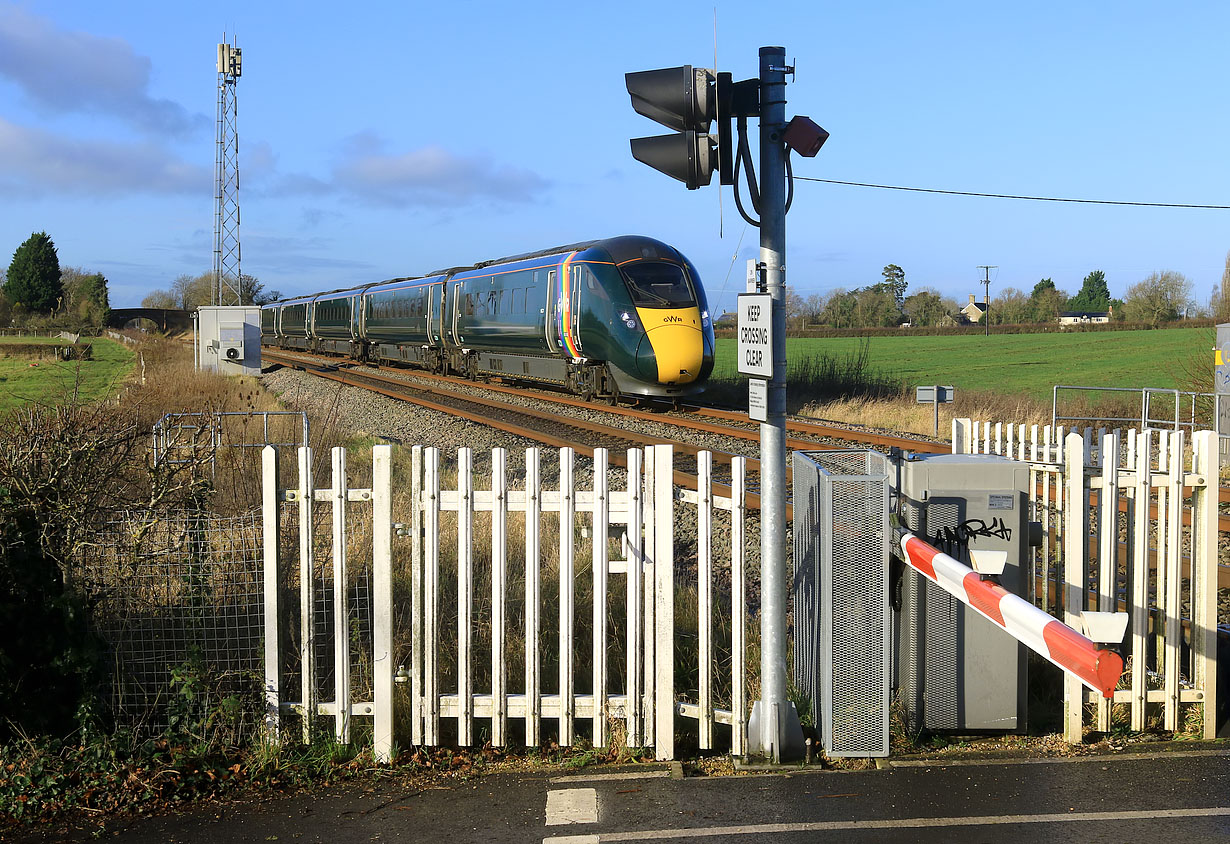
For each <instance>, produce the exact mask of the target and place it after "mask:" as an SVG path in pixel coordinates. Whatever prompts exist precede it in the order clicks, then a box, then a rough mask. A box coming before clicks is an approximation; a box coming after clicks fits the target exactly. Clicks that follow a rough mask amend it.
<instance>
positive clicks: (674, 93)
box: [624, 65, 718, 190]
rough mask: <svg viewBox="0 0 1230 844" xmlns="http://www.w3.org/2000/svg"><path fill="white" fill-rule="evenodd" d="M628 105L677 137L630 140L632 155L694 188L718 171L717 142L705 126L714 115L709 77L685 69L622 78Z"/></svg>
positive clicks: (705, 72) (698, 70)
mask: <svg viewBox="0 0 1230 844" xmlns="http://www.w3.org/2000/svg"><path fill="white" fill-rule="evenodd" d="M624 80H625V82H626V83H627V86H628V94H629V95H630V96H631V97H632V107H633V108H634V109H636V112H637V113H638V114H643V115H645V116H646V117H648V118H650V119H651V120H655V121H657V122H658V123H661V124H662V125H663V126H666V127H668V128H670V129H674V130H675V131H676V133H677V134H674V135H657V136H654V137H651V138H633V139H632V144H631V145H632V157H633V158H635V159H636V160H637V161H640V162H642V163H644V164H648V165H649V166H650V167H652V168H654V169H655V170H658V171H660V172H662V173H665V174H666V175H668V176H670V177H672V178H675V179H678V180H679V181H681V182H683V183H684V184H685V185H687V186H688V189H689V190H694V189H696V188H699V187H701V186H702V185H707V184H709V182H710V180H711V179H712V178H713V171H714V170H715V169H717V168H718V152H717V146H718V139H717V138H715V137H712V136H710V135H709V124H710V123H711V122H712V121H713V119H714V118H715V117H717V116H718V114H717V112H718V104H717V85H716V80H715V78H714V75H713V74H712V73H710V72H709V71H708V70H705V69H704V68H694V67H692V66H691V65H683V66H682V67H668V68H663V69H661V70H642V71H637V72H635V73H626V74H624Z"/></svg>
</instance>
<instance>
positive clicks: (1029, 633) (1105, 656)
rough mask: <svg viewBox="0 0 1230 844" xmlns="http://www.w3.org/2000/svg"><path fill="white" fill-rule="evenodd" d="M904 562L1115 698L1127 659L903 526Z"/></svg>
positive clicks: (1087, 682)
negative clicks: (1096, 642) (1101, 646)
mask: <svg viewBox="0 0 1230 844" xmlns="http://www.w3.org/2000/svg"><path fill="white" fill-rule="evenodd" d="M898 536H899V537H900V540H901V551H902V560H904V561H905V562H906V563H907V564H908V565H909V566H910V567H911V568H913V569H914V570H916V571H917V572H918V573H919V574H921V575H922V576H923V577H925V578H927V580H930V581H931V582H932V583H934V584H935V585H936V586H939V587H940V588H941V589H943V590H944V591H945V592H947V593H949V594H950V595H952V596H953V597H954V598H956V599H957V600H959V601H961V602H962V603H965V604H968V605H969V606H971V607H973V608H974V609H975V610H977V611H978V613H979V614H980V615H982V616H983V617H985V618H988V619H990V620H991V621H993V622H995V623H996V624H998V625H999V626H1000V627H1002V628H1004V629H1005V630H1007V631H1008V634H1009V635H1010V636H1012V637H1013V638H1015V639H1016V640H1017V641H1019V642H1022V643H1023V644H1025V645H1026V646H1027V647H1028V648H1030V649H1031V650H1033V651H1035V652H1036V653H1039V654H1041V655H1042V656H1044V657H1046V658H1047V659H1048V660H1050V661H1051V662H1053V663H1054V664H1055V665H1058V666H1059V667H1060V668H1062V669H1063V670H1064V671H1067V672H1068V673H1069V674H1072V675H1073V676H1075V677H1077V678H1079V679H1080V681H1081V682H1082V683H1084V684H1085V685H1087V686H1089V687H1090V688H1091V689H1094V690H1096V691H1099V692H1101V693H1102V696H1103V697H1105V698H1107V699H1110V698H1112V697H1114V694H1115V685H1116V684H1117V683H1118V682H1119V675H1121V674H1122V673H1123V657H1122V656H1120V655H1119V654H1117V653H1115V652H1114V651H1112V650H1108V649H1105V648H1099V647H1098V646H1097V645H1096V644H1095V643H1094V642H1093V641H1092V640H1090V639H1089V638H1087V637H1086V636H1084V635H1083V634H1081V633H1079V632H1078V631H1076V630H1073V629H1072V628H1071V627H1069V626H1068V625H1066V624H1064V623H1063V622H1062V621H1060V620H1059V619H1057V618H1053V617H1052V616H1050V615H1049V614H1047V613H1045V612H1043V611H1042V610H1040V609H1038V608H1037V607H1035V606H1034V605H1033V604H1031V603H1030V602H1029V601H1026V600H1025V599H1024V598H1020V597H1018V596H1016V595H1014V594H1012V593H1011V592H1009V591H1008V590H1007V589H1005V588H1004V587H1002V586H1000V585H999V584H998V583H995V582H993V581H990V580H983V579H982V577H981V576H980V575H979V574H978V572H976V571H974V570H973V569H971V568H970V567H969V566H966V565H965V564H964V563H960V562H958V561H957V560H954V559H953V558H952V557H950V556H948V555H947V554H945V553H944V552H943V551H940V550H938V549H936V548H934V547H932V546H931V545H928V544H927V543H926V542H924V541H923V540H921V539H919V538H918V537H917V536H915V535H914V534H912V533H910V532H909V531H907V530H903V529H898Z"/></svg>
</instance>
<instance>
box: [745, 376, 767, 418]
mask: <svg viewBox="0 0 1230 844" xmlns="http://www.w3.org/2000/svg"><path fill="white" fill-rule="evenodd" d="M747 415H748V418H749V419H752V420H754V421H756V422H768V421H769V382H768V381H766V380H764V379H763V378H749V379H747Z"/></svg>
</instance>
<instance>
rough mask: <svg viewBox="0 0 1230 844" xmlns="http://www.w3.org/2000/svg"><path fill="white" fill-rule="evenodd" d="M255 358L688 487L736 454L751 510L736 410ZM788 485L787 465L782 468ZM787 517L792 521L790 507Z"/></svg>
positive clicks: (869, 435)
mask: <svg viewBox="0 0 1230 844" xmlns="http://www.w3.org/2000/svg"><path fill="white" fill-rule="evenodd" d="M263 355H264V359H265V360H266V361H267V362H269V363H278V364H282V365H284V366H290V367H294V368H298V369H303V370H306V371H309V372H312V373H313V374H315V375H317V376H319V377H322V378H326V379H329V380H332V381H335V382H337V383H341V384H346V385H349V386H353V387H358V388H361V389H367V390H371V391H373V392H376V393H378V394H380V395H384V396H386V397H389V398H392V399H396V400H398V401H406V402H410V403H413V404H415V405H417V406H419V407H424V408H428V409H431V410H435V411H439V412H441V413H446V414H450V415H454V416H458V417H461V418H464V419H467V420H469V421H471V422H474V423H476V424H481V425H486V426H488V427H492V428H495V429H497V430H500V431H504V432H505V433H507V434H510V435H512V436H518V437H521V438H523V439H526V440H530V441H534V442H538V443H541V444H542V445H546V446H549V447H551V448H565V447H567V448H572V449H573V450H574V451H575V452H577V453H579V454H583V455H586V456H592V455H593V452H594V449H596V448H606V449H608V451H609V453H610V461H611V463H612V464H613V465H618V466H622V465H623V462H624V458H623V452H624V451H625V450H626V449H628V448H630V447H636V446H645V445H657V444H663V443H665V444H670V445H672V446H674V448H675V450H676V452H677V453H678V454H680V455H682V456H683V459H682V460H681V461H680V464H681V466H680V468H678V469H676V471H675V483H676V484H678V485H680V486H683V487H687V488H690V489H695V488H696V475H695V473H694V471H689V470H690V469H692V465H690V461H691V460H693V459H694V458H695V455H696V454H697V453H698V452H700V451H709V452H712V453H713V455H714V465H715V469H718V470H720V468H721V467H723V466H729V463H730V460H731V458H732V457H734V456H735V455H737V454H741V455H742V456H744V457H745V459H746V465H747V471H748V481H747V483H748V492H747V504H748V507H749V508H751V509H753V510H758V509H759V507H760V499H759V495H758V490H759V483H758V479H759V469H760V461H759V459H758V458H757V457H754V456H752V454H753V453H758V452H757V450H756V448H753V446H758V443H759V439H760V427H759V424H758V423H755V422H752V421H750V420H749V419H748V418H747V415H746V414H743V413H739V412H737V411H729V410H722V409H718V408H709V407H701V406H691V405H689V406H683V407H681V408H680V409H679V410H677V411H676V410H669V411H668V410H665V409H663V408H661V407H650V408H644V407H628V406H623V405H616V406H609V405H600V404H594V403H592V402H586V401H583V400H581V399H579V398H575V397H572V396H569V395H564V394H558V393H550V392H546V391H527V390H526V389H525V388H523V387H521V386H515V387H514V386H510V385H507V384H501V383H484V384H482V388H481V391H480V390H479V389H477V385H476V384H474V383H473V382H471V381H468V380H465V379H461V378H456V377H450V376H439V375H433V374H430V373H423V372H419V371H417V370H415V371H411V370H406V369H402V368H398V367H383V366H371V365H367V364H356V363H352V362H350V361H342V360H339V359H337V358H325V357H320V356H315V355H306V354H301V353H291V352H285V351H281V350H277V351H275V350H269V349H266V350H264V351H263ZM527 396H529V397H530V398H527ZM496 397H503V398H496ZM548 409H550V410H548ZM551 411H557V412H551ZM594 417H602V418H603V419H606V420H609V424H608V422H599V421H595V420H594ZM638 425H639V426H651V427H654V428H657V427H659V426H667V428H668V429H673V431H670V430H668V432H667V433H665V434H663V433H661V432H659V433H656V434H650V433H645V432H643V431H640V430H637V429H636V428H637V426H638ZM786 427H787V437H786V446H787V448H789V449H792V450H802V451H821V450H833V449H841V448H866V447H872V448H878V449H889V448H901V449H904V450H907V451H913V452H917V453H947V452H948V451H949V450H950V449H949V446H947V445H946V444H943V443H936V442H933V441H928V440H922V439H915V438H910V437H903V436H898V435H893V434H886V433H883V432H875V431H860V430H852V429H849V428H842V427H838V426H835V425H826V424H821V423H812V422H806V421H802V420H796V419H790V420H788V421H787V426H786ZM698 438H705V440H706V442H705V444H703V445H700V444H697V439H698ZM722 443H724V445H723V444H722ZM717 480H718V481H719V482H718V483H715V484H714V493H715V494H717V495H722V496H729V494H730V488H729V485H728V484H724V483H721V481H722V480H723V479H722V478H721V477H720V475H719V477H718V479H717ZM789 483H790V469H789V467H787V484H788V485H789ZM1226 492H1227V490H1225V489H1224V488H1223V490H1222V493H1223V495H1225V493H1226ZM1121 507H1126V502H1123V503H1121ZM1185 515H1186V514H1185ZM787 518H791V513H790V507H789V504H788V505H787ZM1220 530H1221V531H1223V532H1226V533H1230V516H1227V515H1223V516H1222V517H1221V519H1220ZM1218 580H1219V585H1220V586H1221V587H1223V588H1228V587H1230V566H1226V565H1222V566H1221V567H1220V571H1219V577H1218Z"/></svg>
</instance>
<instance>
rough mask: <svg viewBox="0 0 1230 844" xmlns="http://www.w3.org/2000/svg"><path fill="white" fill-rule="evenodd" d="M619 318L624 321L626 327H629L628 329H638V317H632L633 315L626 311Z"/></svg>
mask: <svg viewBox="0 0 1230 844" xmlns="http://www.w3.org/2000/svg"><path fill="white" fill-rule="evenodd" d="M619 318H620V319H622V320H623V321H624V325H626V326H628V328H630V329H633V330H635V329H636V325H637V323H636V317H634V316H632V314H630V313H628V312H627V311H624V312H623V313H622V314H620V315H619Z"/></svg>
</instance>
